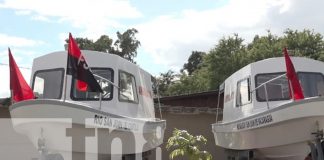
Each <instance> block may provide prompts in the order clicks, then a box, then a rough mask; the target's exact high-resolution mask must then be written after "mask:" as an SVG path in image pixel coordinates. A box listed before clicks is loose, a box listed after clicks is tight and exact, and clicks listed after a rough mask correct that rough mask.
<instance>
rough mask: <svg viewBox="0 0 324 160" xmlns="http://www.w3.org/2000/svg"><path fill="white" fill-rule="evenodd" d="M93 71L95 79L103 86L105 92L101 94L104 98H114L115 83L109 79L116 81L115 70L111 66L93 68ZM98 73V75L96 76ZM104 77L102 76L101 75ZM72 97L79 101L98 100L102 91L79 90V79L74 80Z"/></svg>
mask: <svg viewBox="0 0 324 160" xmlns="http://www.w3.org/2000/svg"><path fill="white" fill-rule="evenodd" d="M91 71H92V73H93V74H94V75H95V76H94V77H95V79H96V80H97V82H98V83H99V85H100V86H101V89H102V91H103V93H102V94H101V98H102V100H105V101H107V100H111V99H112V98H113V85H112V84H111V83H110V82H108V81H107V80H109V81H111V82H114V80H113V77H114V72H113V70H112V69H111V68H91ZM96 75H97V76H96ZM99 76H100V77H102V78H100V77H99ZM103 78H104V79H103ZM71 91H72V92H71V99H73V100H77V101H89V100H90V101H97V100H99V98H100V93H97V92H89V91H85V92H84V91H79V90H78V89H77V79H74V80H73V81H72V88H71Z"/></svg>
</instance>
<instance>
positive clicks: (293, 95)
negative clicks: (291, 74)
mask: <svg viewBox="0 0 324 160" xmlns="http://www.w3.org/2000/svg"><path fill="white" fill-rule="evenodd" d="M288 82H289V88H290V93H291V98H292V99H293V101H295V94H294V89H293V88H292V84H291V81H290V80H288Z"/></svg>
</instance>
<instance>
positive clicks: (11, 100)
mask: <svg viewBox="0 0 324 160" xmlns="http://www.w3.org/2000/svg"><path fill="white" fill-rule="evenodd" d="M10 102H11V105H13V104H14V99H13V90H12V89H11V90H10Z"/></svg>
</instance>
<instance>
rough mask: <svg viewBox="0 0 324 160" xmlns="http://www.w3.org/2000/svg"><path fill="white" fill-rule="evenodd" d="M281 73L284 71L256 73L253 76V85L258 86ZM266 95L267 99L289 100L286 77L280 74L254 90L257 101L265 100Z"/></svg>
mask: <svg viewBox="0 0 324 160" xmlns="http://www.w3.org/2000/svg"><path fill="white" fill-rule="evenodd" d="M282 74H284V72H280V73H266V74H258V75H256V76H255V86H260V85H262V84H263V83H265V82H267V81H269V80H272V79H274V78H276V77H278V76H280V75H282ZM266 93H267V94H266ZM266 96H267V98H268V101H279V100H289V99H290V96H289V85H288V80H287V77H286V76H282V77H280V78H278V79H275V80H273V81H271V82H268V83H266V84H264V86H262V87H260V88H258V89H257V90H256V98H257V100H258V101H260V102H264V101H266V100H267V98H266Z"/></svg>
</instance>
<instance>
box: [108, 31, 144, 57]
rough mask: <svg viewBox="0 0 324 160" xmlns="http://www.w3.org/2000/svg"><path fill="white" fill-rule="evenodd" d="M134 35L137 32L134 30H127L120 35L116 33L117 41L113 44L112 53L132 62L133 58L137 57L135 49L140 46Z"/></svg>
mask: <svg viewBox="0 0 324 160" xmlns="http://www.w3.org/2000/svg"><path fill="white" fill-rule="evenodd" d="M136 33H138V31H137V30H136V29H135V28H132V29H128V30H127V31H125V32H124V33H122V34H121V33H119V32H117V38H118V40H116V41H115V43H114V45H115V49H114V50H113V53H114V54H117V55H119V56H121V57H123V58H125V59H127V60H129V61H131V62H134V58H135V57H136V56H137V48H138V47H139V46H140V44H141V43H140V41H138V40H137V39H136V37H135V34H136Z"/></svg>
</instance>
